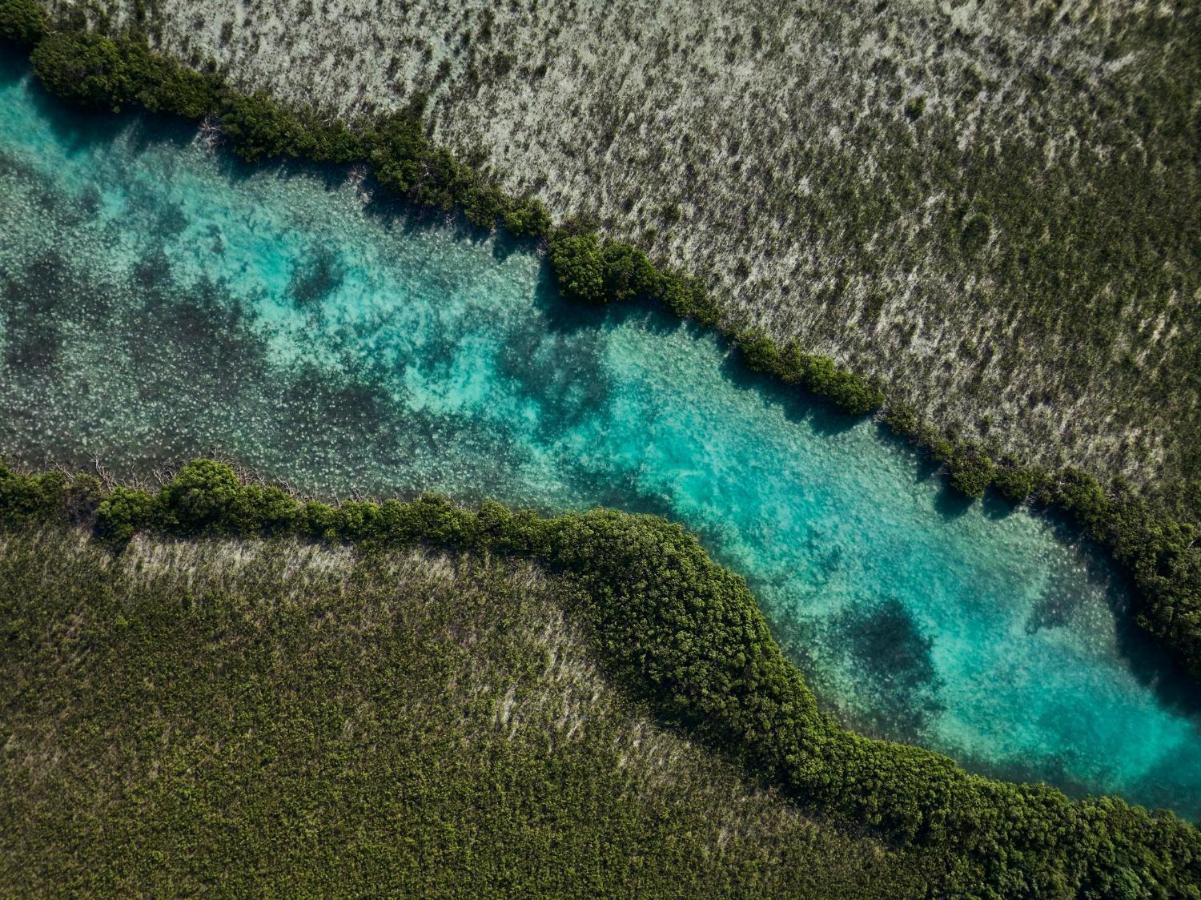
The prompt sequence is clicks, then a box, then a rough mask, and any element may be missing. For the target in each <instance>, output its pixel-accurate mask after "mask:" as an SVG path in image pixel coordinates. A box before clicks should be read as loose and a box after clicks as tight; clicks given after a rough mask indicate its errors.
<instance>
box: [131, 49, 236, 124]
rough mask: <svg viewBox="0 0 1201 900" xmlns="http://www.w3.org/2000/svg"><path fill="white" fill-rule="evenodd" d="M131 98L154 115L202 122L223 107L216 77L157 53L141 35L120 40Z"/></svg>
mask: <svg viewBox="0 0 1201 900" xmlns="http://www.w3.org/2000/svg"><path fill="white" fill-rule="evenodd" d="M117 48H118V51H119V52H120V53H121V56H122V59H123V65H124V68H125V73H126V77H127V78H128V80H129V84H130V88H129V90H130V99H131V100H133V101H136V102H137V103H140V104H141V105H142V106H144V107H145V108H146V109H148V110H150V111H151V112H155V113H165V114H169V115H176V116H183V117H184V118H186V119H201V118H204V117H205V116H207V115H210V114H213V113H216V112H217V111H218V109H219V106H220V83H219V81H218V79H217V78H216V77H215V76H212V75H203V74H201V73H199V72H196V71H193V70H192V69H189V68H188V67H187V66H184V65H182V64H180V63H178V62H176V61H175V60H174V59H171V58H169V57H166V56H162V55H161V54H158V53H154V52H152V51H151V50H150V48H149V47H148V46H147V45H146V42H145V38H144V37H142V36H140V35H139V36H131V37H125V38H122V39H120V40H119V41H117Z"/></svg>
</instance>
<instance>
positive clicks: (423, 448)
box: [0, 70, 1201, 817]
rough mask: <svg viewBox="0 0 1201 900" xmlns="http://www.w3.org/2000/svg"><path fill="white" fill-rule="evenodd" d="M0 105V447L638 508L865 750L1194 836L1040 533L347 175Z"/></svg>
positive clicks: (1140, 715)
mask: <svg viewBox="0 0 1201 900" xmlns="http://www.w3.org/2000/svg"><path fill="white" fill-rule="evenodd" d="M0 92H2V93H3V103H2V104H0V217H2V221H0V224H2V227H3V231H4V234H5V240H4V241H3V242H2V243H0V276H2V278H3V286H2V287H3V294H2V296H0V351H2V353H3V356H2V365H3V373H2V377H0V410H2V413H0V452H3V453H4V454H6V455H8V456H10V457H15V458H19V459H22V460H25V461H28V462H30V463H34V464H42V463H47V462H65V463H71V464H86V463H88V462H90V461H91V460H93V459H99V460H101V461H103V462H104V463H105V465H106V466H108V468H109V469H110V470H113V471H116V472H119V473H124V474H138V473H144V472H146V471H148V470H152V469H154V468H156V467H161V466H165V465H171V464H174V463H176V462H178V461H180V460H182V459H185V458H187V457H190V456H192V455H196V454H200V453H209V452H220V453H223V454H226V455H229V456H231V457H234V458H236V459H238V460H239V461H241V462H242V463H244V464H246V465H248V466H250V467H252V468H253V469H254V470H256V471H258V472H260V473H262V474H263V475H264V476H266V477H269V478H277V479H282V480H286V481H287V482H288V483H290V484H292V485H294V486H296V487H298V488H300V489H302V490H305V491H310V492H318V493H323V494H338V493H346V492H349V491H351V490H352V489H353V490H357V491H359V492H366V493H388V494H394V493H399V494H411V493H414V492H417V491H420V490H424V489H438V490H443V491H446V492H448V493H450V494H451V495H453V496H455V497H458V498H460V499H463V500H472V499H477V498H480V497H482V496H494V497H497V498H499V499H502V500H505V501H507V502H510V503H515V504H524V505H532V506H537V507H540V508H543V509H566V508H581V507H587V506H590V505H594V504H598V503H603V504H607V505H612V506H616V507H621V508H625V509H634V510H651V511H655V512H660V513H663V514H666V515H668V516H671V517H672V518H675V519H678V520H680V521H682V522H684V523H686V524H687V525H689V526H690V527H691V528H693V529H695V530H696V531H697V532H698V533H700V534H701V535H702V536H703V539H704V540H705V542H706V544H707V545H708V546H709V547H710V548H711V549H712V550H713V552H714V553H715V554H716V555H717V556H718V557H719V558H720V559H721V560H722V561H723V562H725V563H727V564H729V565H731V566H732V567H734V568H735V569H736V570H738V571H739V572H741V573H743V574H744V575H746V576H747V577H748V579H749V580H750V582H751V584H752V587H753V588H754V589H755V591H756V594H757V596H758V597H759V599H760V601H761V602H762V603H763V605H764V608H765V610H766V612H767V613H768V615H769V617H770V618H771V619H772V621H773V624H774V628H775V631H776V634H777V635H778V636H779V637H780V638H781V640H782V641H783V642H784V643H785V645H786V646H787V647H788V649H789V651H790V652H791V653H792V655H793V657H794V658H795V659H797V660H798V662H799V663H800V664H801V665H802V666H803V668H804V669H805V671H806V672H807V673H808V676H809V678H810V680H811V681H812V683H813V684H814V686H815V688H816V690H817V691H818V693H819V695H820V696H821V697H822V699H823V702H824V703H825V704H826V705H827V706H828V707H831V708H834V709H836V710H837V711H838V713H839V714H840V715H841V716H842V717H843V719H844V720H846V721H848V722H850V723H852V724H854V725H855V726H856V727H858V728H861V729H863V730H866V731H869V732H871V733H875V734H881V735H885V736H890V737H894V738H898V739H902V740H909V741H915V742H919V743H922V744H924V745H927V746H930V747H933V748H936V749H939V750H943V751H945V752H948V753H950V754H951V755H953V756H955V757H956V758H958V759H960V760H962V761H963V762H965V764H967V765H969V766H971V767H974V768H977V769H981V770H985V771H989V772H996V773H1001V774H1005V775H1009V776H1013V777H1020V778H1031V779H1045V780H1049V781H1052V782H1053V783H1056V784H1059V785H1062V786H1064V787H1067V788H1069V789H1073V790H1076V789H1086V790H1090V791H1111V792H1117V793H1121V794H1124V795H1125V796H1127V797H1130V798H1132V799H1134V800H1137V801H1140V802H1144V803H1148V804H1150V805H1165V806H1170V807H1172V808H1174V809H1176V810H1178V811H1180V812H1182V813H1184V814H1186V815H1189V816H1194V817H1195V816H1197V815H1198V814H1199V813H1201V735H1199V733H1198V726H1197V717H1196V715H1195V711H1190V710H1188V709H1185V708H1183V707H1182V705H1181V704H1180V703H1178V702H1175V701H1173V700H1172V699H1170V698H1169V696H1168V694H1169V691H1168V690H1167V688H1166V687H1164V688H1163V689H1152V688H1150V687H1148V686H1147V685H1146V683H1145V682H1146V680H1147V679H1148V678H1152V677H1153V673H1151V671H1150V670H1149V668H1148V667H1147V665H1145V664H1143V663H1136V662H1132V661H1131V660H1132V659H1140V658H1141V657H1142V653H1141V650H1140V648H1139V647H1138V646H1137V642H1135V644H1134V645H1132V644H1131V643H1130V641H1129V640H1128V639H1127V637H1126V636H1125V635H1124V634H1123V633H1122V629H1120V628H1119V627H1118V624H1117V622H1116V620H1115V617H1114V615H1113V613H1112V612H1111V608H1112V607H1113V606H1116V605H1120V603H1121V602H1122V599H1123V598H1122V595H1121V589H1120V588H1119V587H1118V586H1115V585H1114V584H1113V583H1112V579H1111V577H1110V576H1109V573H1108V570H1107V569H1106V567H1105V566H1104V565H1101V564H1099V563H1098V562H1097V561H1096V560H1091V559H1090V558H1089V557H1088V556H1087V554H1086V553H1085V552H1084V551H1082V550H1081V549H1080V548H1079V547H1076V546H1074V545H1073V544H1072V543H1071V542H1069V541H1065V540H1062V539H1058V538H1057V537H1056V534H1055V533H1054V529H1053V527H1052V525H1051V524H1049V523H1047V522H1045V521H1042V520H1040V519H1035V518H1031V517H1030V516H1027V515H1024V514H1012V515H1005V514H1004V513H1003V512H1002V511H999V510H995V509H991V508H984V507H982V506H981V505H980V504H976V505H974V506H971V507H968V508H963V507H962V505H957V504H956V503H955V502H954V501H953V500H951V499H949V498H948V497H947V496H946V495H945V494H944V493H943V492H942V488H941V485H940V482H939V481H938V479H936V478H933V477H931V473H930V472H929V471H928V470H927V469H926V468H925V467H923V465H922V464H921V463H920V462H919V461H918V460H917V459H915V458H914V456H913V455H912V454H910V453H909V452H907V451H906V450H904V449H902V448H900V447H898V446H896V445H895V444H893V443H892V442H890V441H888V440H886V439H884V438H883V437H882V436H881V435H880V434H879V432H878V431H877V429H876V428H875V426H873V425H871V424H870V423H858V424H853V425H848V423H846V422H844V421H840V420H837V419H835V418H832V417H830V416H828V415H826V414H824V413H823V412H821V411H820V410H815V409H813V408H810V407H808V406H806V405H805V404H804V402H803V401H800V400H797V399H796V398H788V397H786V396H785V395H784V394H783V393H781V392H779V391H778V390H777V389H775V388H774V387H772V386H771V385H768V384H765V383H763V382H760V381H758V380H755V379H754V378H752V377H751V376H749V375H748V374H747V373H745V372H744V371H742V370H741V369H740V368H739V367H738V366H737V365H736V364H734V363H733V362H732V361H731V360H730V359H729V358H728V356H727V354H726V353H725V351H724V350H723V348H722V347H721V346H720V345H719V344H718V343H717V342H716V341H715V340H714V339H712V338H711V337H708V336H705V335H702V334H698V333H697V332H695V331H693V330H692V329H690V328H689V327H686V326H681V325H678V324H677V323H674V322H672V321H670V320H668V319H666V318H663V317H660V316H658V315H656V314H654V313H652V312H648V311H645V310H625V311H615V310H610V311H607V312H603V313H602V312H596V311H584V310H573V309H569V308H567V307H565V306H564V305H562V304H561V303H559V302H558V301H557V300H556V299H555V298H554V297H553V292H552V290H551V289H550V287H549V285H548V283H547V280H546V273H545V269H544V266H543V265H542V262H541V260H540V259H539V258H538V257H537V256H536V255H535V254H533V253H530V252H528V250H525V249H522V248H514V247H509V246H506V245H504V244H501V243H498V242H496V241H492V240H486V241H485V240H480V239H479V238H478V236H472V235H464V234H462V233H461V232H459V231H456V230H455V229H454V228H451V227H449V226H438V227H430V226H422V225H419V224H417V223H414V222H413V221H411V220H409V219H407V218H405V217H404V216H403V215H402V214H399V213H397V212H396V211H394V210H389V209H387V208H384V207H383V206H382V205H380V204H377V203H375V202H368V200H367V199H366V196H365V190H366V189H365V187H364V185H363V183H362V182H360V181H358V180H356V179H355V178H353V177H348V176H347V173H345V172H338V173H332V174H331V173H329V172H313V171H305V172H295V171H293V172H281V171H279V170H276V169H272V168H269V167H264V168H257V169H246V168H243V167H240V166H237V165H235V164H234V163H232V162H231V161H230V160H229V159H227V158H225V157H224V156H221V155H218V154H213V153H211V152H209V151H207V150H206V149H205V148H204V147H203V146H202V145H201V144H200V143H199V142H198V141H195V140H193V135H192V133H191V132H190V131H183V130H179V129H171V128H166V127H164V126H162V125H161V124H153V123H150V124H148V123H146V122H144V121H139V120H131V119H125V120H113V119H97V120H91V119H86V118H82V117H78V116H75V117H71V116H67V115H65V114H64V113H63V112H62V111H61V110H59V109H56V108H55V107H54V106H52V105H51V104H48V103H47V102H46V101H44V100H43V99H42V98H40V97H39V96H38V95H37V94H36V92H35V91H34V89H33V88H32V86H31V85H30V84H29V82H28V80H27V79H24V78H23V73H22V72H13V71H12V70H10V71H9V72H8V73H7V75H6V77H4V79H3V80H2V81H0ZM1132 646H1133V649H1131V647H1132Z"/></svg>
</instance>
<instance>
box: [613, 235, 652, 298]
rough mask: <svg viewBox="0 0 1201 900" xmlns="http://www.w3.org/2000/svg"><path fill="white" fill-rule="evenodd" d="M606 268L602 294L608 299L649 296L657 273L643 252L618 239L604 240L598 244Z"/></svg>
mask: <svg viewBox="0 0 1201 900" xmlns="http://www.w3.org/2000/svg"><path fill="white" fill-rule="evenodd" d="M601 264H602V265H603V266H604V270H605V276H604V279H605V295H606V296H607V297H608V301H609V302H622V301H625V300H633V299H635V298H643V299H645V298H649V297H651V296H652V295H653V293H654V291H655V288H656V286H657V283H658V275H659V273H658V272H656V271H655V267H654V266H653V265H651V261H650V260H649V259H647V256H646V254H645V253H643V252H642V251H641V250H639V249H637V248H636V247H633V246H631V245H629V244H626V243H623V242H621V241H605V243H604V245H603V246H602V248H601Z"/></svg>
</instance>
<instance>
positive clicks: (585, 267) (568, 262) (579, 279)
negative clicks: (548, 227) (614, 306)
mask: <svg viewBox="0 0 1201 900" xmlns="http://www.w3.org/2000/svg"><path fill="white" fill-rule="evenodd" d="M550 267H551V271H552V272H553V273H554V276H555V281H556V282H557V284H558V286H559V293H561V294H562V295H563V297H564V298H565V299H567V300H570V301H574V302H580V303H592V304H602V303H607V302H609V300H610V299H611V298H610V297H609V295H608V294H607V293H606V291H605V262H604V257H603V255H602V253H601V244H600V240H599V239H598V238H597V236H596V235H595V234H593V233H591V232H589V233H586V234H568V233H565V232H562V231H560V232H556V233H555V234H554V235H552V236H551V239H550Z"/></svg>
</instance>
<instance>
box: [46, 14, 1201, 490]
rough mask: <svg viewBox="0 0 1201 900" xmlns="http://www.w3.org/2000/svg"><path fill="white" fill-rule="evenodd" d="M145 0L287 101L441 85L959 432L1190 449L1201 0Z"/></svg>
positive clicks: (482, 125)
mask: <svg viewBox="0 0 1201 900" xmlns="http://www.w3.org/2000/svg"><path fill="white" fill-rule="evenodd" d="M49 5H50V6H51V7H52V8H54V9H56V10H58V11H60V12H61V11H64V10H68V9H71V8H76V7H75V6H74V5H73V4H71V3H70V2H68V0H50V2H49ZM138 5H142V6H143V7H144V9H145V10H146V22H147V24H148V30H149V31H150V33H151V36H152V41H154V42H155V43H156V44H157V45H158V46H161V47H163V48H165V49H167V50H169V51H171V52H173V53H175V54H177V55H179V56H180V57H182V58H183V59H185V60H189V61H191V62H193V63H195V64H200V63H202V62H203V61H204V60H206V59H210V58H211V59H215V60H216V61H218V63H219V65H220V67H221V68H222V69H223V70H227V71H228V73H229V75H230V76H231V77H232V79H233V80H234V81H235V83H237V84H239V85H242V86H244V87H255V88H266V89H269V90H271V91H272V92H274V93H275V94H277V95H278V96H280V97H282V98H285V99H287V100H289V101H293V102H303V103H316V104H319V105H321V106H323V107H325V108H327V109H329V110H331V111H336V112H338V113H340V114H343V115H355V114H358V113H363V112H371V111H377V110H380V109H388V108H391V107H395V106H396V105H397V104H399V103H402V102H404V101H405V100H406V99H407V98H408V97H409V96H410V95H411V94H412V93H414V92H415V91H425V92H428V94H429V95H430V98H431V106H430V120H431V122H432V127H433V130H434V133H435V135H436V137H437V138H438V139H439V140H441V141H444V142H446V143H448V144H450V145H451V146H453V147H454V148H456V149H457V150H459V151H460V152H463V153H465V154H468V155H472V156H474V157H476V158H477V159H478V160H479V161H480V162H482V163H483V164H484V165H486V166H487V167H488V168H490V169H492V170H493V171H494V172H495V173H497V174H498V175H499V176H500V177H501V178H502V180H503V181H504V183H505V185H506V186H507V187H508V188H510V189H512V190H514V191H517V192H522V191H527V190H528V191H535V192H537V193H538V194H539V195H540V196H541V197H543V198H544V199H545V200H546V201H547V202H548V204H549V205H550V207H551V209H552V211H553V212H554V213H555V214H556V215H557V216H559V217H566V216H571V215H578V216H585V217H590V218H595V219H596V220H597V221H598V222H599V223H600V224H602V226H603V227H604V228H605V230H606V231H608V232H609V233H612V234H615V235H618V236H621V237H625V238H629V239H633V240H635V241H636V242H638V243H639V244H641V245H642V246H644V247H645V248H647V249H649V250H652V251H653V252H654V253H655V254H656V255H657V256H659V257H661V258H663V259H666V260H670V261H672V262H674V263H676V264H680V265H683V266H685V267H687V268H689V269H691V270H694V271H698V272H701V273H703V274H704V275H705V277H706V279H707V280H708V282H709V283H710V284H711V285H712V286H713V287H714V289H715V290H716V292H717V295H718V296H719V298H720V300H721V301H722V303H723V305H724V308H725V309H726V310H727V311H728V313H729V314H730V315H733V316H743V317H745V318H747V319H749V320H751V321H754V322H757V323H759V324H761V325H763V326H764V327H766V328H767V329H768V330H769V331H771V332H772V333H774V334H776V335H778V336H797V337H799V338H800V339H801V340H802V341H803V342H804V343H805V344H806V345H807V346H809V347H811V348H813V349H814V350H817V351H820V352H825V353H829V354H831V355H833V356H834V357H836V358H837V359H838V360H839V361H840V362H843V363H846V364H848V365H850V366H852V367H853V368H855V369H857V370H859V371H862V372H864V373H870V374H877V375H881V376H883V377H885V378H886V379H888V381H889V382H890V384H892V385H893V386H894V388H895V389H896V390H897V391H898V392H899V393H900V394H901V395H903V396H904V397H906V398H907V399H909V400H911V401H913V402H914V403H916V405H917V406H918V407H919V408H920V409H921V410H923V411H924V412H925V413H926V414H927V415H929V416H930V417H932V418H933V419H934V420H935V421H937V422H939V423H941V424H942V425H944V426H948V427H953V428H959V429H961V430H962V432H963V434H964V435H965V436H972V437H980V438H983V439H985V440H986V441H987V442H989V443H991V444H992V445H993V446H994V448H995V449H997V450H1000V451H1012V452H1015V453H1017V454H1019V455H1020V456H1021V457H1023V458H1025V459H1027V460H1030V461H1040V462H1043V463H1047V464H1055V463H1058V462H1072V463H1076V464H1081V465H1084V466H1085V467H1086V468H1089V469H1091V470H1092V471H1093V472H1095V473H1096V474H1098V475H1100V476H1102V477H1105V478H1108V477H1109V476H1111V475H1113V474H1115V473H1118V472H1122V473H1124V474H1126V475H1127V476H1129V477H1131V478H1132V479H1133V480H1134V481H1135V482H1136V483H1142V484H1147V483H1154V484H1159V485H1175V484H1178V483H1179V482H1180V480H1181V479H1184V478H1188V477H1191V476H1192V475H1193V474H1194V473H1195V472H1196V471H1197V470H1198V464H1199V463H1201V458H1199V456H1198V454H1201V442H1199V441H1198V438H1199V437H1201V388H1199V384H1198V379H1201V372H1199V371H1198V370H1199V369H1201V367H1198V366H1197V365H1196V360H1197V359H1198V358H1201V336H1199V335H1201V332H1199V329H1198V327H1197V311H1198V302H1199V300H1201V293H1199V290H1201V252H1199V249H1198V248H1199V247H1201V224H1198V217H1197V215H1196V209H1197V204H1198V203H1199V202H1201V188H1199V175H1198V160H1201V149H1199V147H1198V141H1199V140H1201V138H1199V137H1198V131H1199V130H1201V121H1199V118H1198V117H1199V116H1201V108H1199V102H1201V100H1199V98H1201V94H1199V91H1201V64H1199V57H1201V46H1199V45H1201V41H1198V40H1197V39H1196V35H1197V34H1201V21H1198V14H1199V13H1198V9H1197V7H1196V5H1195V4H1191V3H1186V2H1163V3H1145V2H1138V3H1116V2H1059V3H1047V2H1037V3H1031V2H1024V3H999V2H979V0H968V2H963V0H954V2H940V3H929V2H913V0H880V2H876V0H870V2H868V0H863V2H848V3H825V2H801V3H789V4H765V3H757V2H739V3H714V2H712V0H681V2H675V3H650V2H641V0H638V2H635V0H623V2H604V3H599V2H597V3H585V2H571V3H546V2H538V0H532V2H511V3H505V4H491V3H483V2H480V0H469V2H464V3H449V2H437V0H418V2H412V3H395V2H386V0H376V2H371V0H243V2H240V3H235V4H230V3H225V2H221V0H177V2H171V3H162V2H155V0H150V2H149V3H146V4H135V3H134V2H132V0H105V2H102V3H99V4H93V6H99V7H104V8H106V9H108V10H110V11H111V13H112V23H113V24H121V23H128V22H129V21H132V18H133V10H134V9H135V8H136V7H137V6H138Z"/></svg>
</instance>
